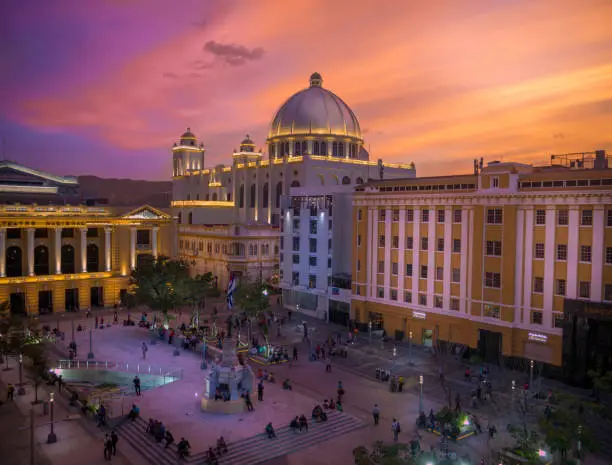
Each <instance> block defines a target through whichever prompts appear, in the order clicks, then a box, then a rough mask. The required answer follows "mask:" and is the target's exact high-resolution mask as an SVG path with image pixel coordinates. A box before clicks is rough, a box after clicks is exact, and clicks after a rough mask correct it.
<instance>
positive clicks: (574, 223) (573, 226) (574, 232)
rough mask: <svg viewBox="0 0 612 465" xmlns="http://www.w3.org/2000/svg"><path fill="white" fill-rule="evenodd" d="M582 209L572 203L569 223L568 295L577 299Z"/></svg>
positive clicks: (569, 297)
mask: <svg viewBox="0 0 612 465" xmlns="http://www.w3.org/2000/svg"><path fill="white" fill-rule="evenodd" d="M579 215H580V211H579V208H578V206H577V205H570V208H569V215H568V217H569V218H568V225H567V286H566V289H565V290H566V292H565V294H566V297H567V298H568V299H575V298H576V294H577V292H578V233H579V227H580V223H579Z"/></svg>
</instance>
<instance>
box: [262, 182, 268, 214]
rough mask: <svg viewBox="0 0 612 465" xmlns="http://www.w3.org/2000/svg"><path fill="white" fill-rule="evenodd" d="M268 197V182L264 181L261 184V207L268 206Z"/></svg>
mask: <svg viewBox="0 0 612 465" xmlns="http://www.w3.org/2000/svg"><path fill="white" fill-rule="evenodd" d="M269 197H270V186H269V185H268V183H265V184H264V185H263V199H262V200H263V202H262V206H263V208H268V204H269Z"/></svg>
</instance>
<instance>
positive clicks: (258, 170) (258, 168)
mask: <svg viewBox="0 0 612 465" xmlns="http://www.w3.org/2000/svg"><path fill="white" fill-rule="evenodd" d="M260 171H261V168H260V167H259V162H257V166H256V167H255V212H254V216H253V218H254V219H255V221H259V207H260V206H261V205H260V201H259V197H260V194H259V189H260V185H259V172H260Z"/></svg>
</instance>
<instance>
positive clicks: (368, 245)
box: [361, 207, 375, 297]
mask: <svg viewBox="0 0 612 465" xmlns="http://www.w3.org/2000/svg"><path fill="white" fill-rule="evenodd" d="M367 211H368V213H367V217H366V234H365V238H364V239H365V242H364V243H362V244H361V247H365V248H366V264H365V267H366V296H367V297H372V296H373V294H372V280H373V278H372V275H373V274H375V273H374V270H373V269H372V236H373V235H374V229H373V228H372V223H373V222H374V209H373V208H372V207H369V208H368V210H367Z"/></svg>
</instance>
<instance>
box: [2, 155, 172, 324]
mask: <svg viewBox="0 0 612 465" xmlns="http://www.w3.org/2000/svg"><path fill="white" fill-rule="evenodd" d="M66 190H67V191H68V194H69V195H70V197H66V196H65V195H64V191H66ZM76 193H78V183H77V182H76V180H75V179H74V178H61V177H58V176H53V175H49V174H47V173H43V172H40V171H36V170H32V169H30V168H26V167H22V166H20V165H18V164H15V163H5V162H0V200H2V202H3V205H0V301H5V300H8V301H9V302H10V305H11V311H12V312H13V313H15V314H19V313H28V314H38V313H45V312H63V311H65V310H74V309H77V308H80V309H86V308H90V307H102V306H113V305H115V304H117V303H118V302H119V301H120V300H121V298H122V297H123V294H125V293H126V292H127V289H128V282H129V274H130V270H131V269H133V268H134V267H135V266H137V264H138V262H139V260H141V259H142V258H143V257H145V256H147V257H151V256H152V257H156V256H158V255H168V256H170V255H172V254H173V237H174V226H173V223H172V219H171V217H170V215H168V214H167V213H164V212H162V211H160V210H158V209H155V208H153V207H149V206H141V207H139V208H125V207H123V208H114V207H107V206H86V205H74V204H73V205H68V204H65V203H64V202H65V201H66V200H69V199H73V198H74V196H75V194H76ZM32 197H34V198H36V199H37V201H38V202H39V203H38V204H35V203H31V204H28V203H25V202H26V200H27V199H28V198H32Z"/></svg>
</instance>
